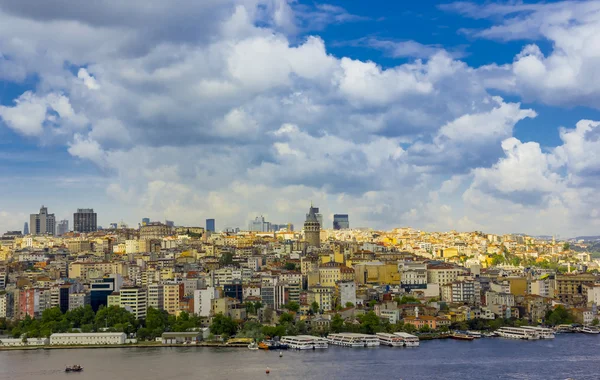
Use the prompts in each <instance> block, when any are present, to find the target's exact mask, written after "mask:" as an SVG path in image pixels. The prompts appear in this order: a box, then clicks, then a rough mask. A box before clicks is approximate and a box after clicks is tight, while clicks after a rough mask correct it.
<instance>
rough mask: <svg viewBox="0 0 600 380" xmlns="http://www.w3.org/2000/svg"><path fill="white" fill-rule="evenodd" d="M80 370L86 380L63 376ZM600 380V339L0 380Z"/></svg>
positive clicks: (10, 354)
mask: <svg viewBox="0 0 600 380" xmlns="http://www.w3.org/2000/svg"><path fill="white" fill-rule="evenodd" d="M68 364H80V365H82V366H83V367H84V368H85V370H84V372H82V373H64V372H63V371H64V367H65V365H68ZM267 367H270V369H271V374H270V375H268V378H271V379H344V380H350V379H370V378H371V379H377V380H379V379H403V380H416V379H428V380H429V379H438V378H439V379H462V380H467V379H476V380H486V379H561V380H562V379H566V378H569V377H570V378H573V379H575V380H584V379H600V336H597V335H596V336H593V335H584V334H565V335H558V336H557V337H556V339H554V340H540V341H534V342H525V341H515V340H507V339H500V338H487V339H486V338H483V339H479V340H475V341H472V342H466V341H455V340H436V341H426V342H421V346H420V347H416V348H390V347H379V348H364V349H357V348H355V349H351V348H341V347H330V348H329V349H327V350H322V351H308V352H299V351H292V350H290V351H284V353H283V358H279V355H278V352H275V351H271V352H269V351H250V350H246V349H214V348H195V347H189V348H188V347H186V348H147V349H140V348H129V349H126V348H110V349H88V350H86V349H81V350H35V351H2V352H0V379H14V380H38V379H44V380H55V379H61V380H63V379H69V380H73V379H85V380H96V379H98V380H109V379H125V380H151V379H163V380H179V379H186V380H191V379H232V380H235V379H260V378H263V379H264V378H267V375H266V374H265V369H266V368H267Z"/></svg>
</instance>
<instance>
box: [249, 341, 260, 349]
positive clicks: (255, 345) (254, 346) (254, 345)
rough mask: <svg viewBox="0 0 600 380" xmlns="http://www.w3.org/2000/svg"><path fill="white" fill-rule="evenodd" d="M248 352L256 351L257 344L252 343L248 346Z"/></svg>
mask: <svg viewBox="0 0 600 380" xmlns="http://www.w3.org/2000/svg"><path fill="white" fill-rule="evenodd" d="M248 349H249V350H258V344H256V342H252V343H250V344H249V345H248Z"/></svg>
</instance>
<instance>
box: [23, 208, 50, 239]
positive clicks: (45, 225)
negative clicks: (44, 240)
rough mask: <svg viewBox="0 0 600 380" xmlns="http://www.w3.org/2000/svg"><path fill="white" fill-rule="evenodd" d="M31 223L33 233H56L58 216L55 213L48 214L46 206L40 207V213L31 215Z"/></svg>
mask: <svg viewBox="0 0 600 380" xmlns="http://www.w3.org/2000/svg"><path fill="white" fill-rule="evenodd" d="M29 225H30V228H31V234H32V235H44V234H48V235H55V234H56V217H55V216H54V214H48V208H47V207H45V206H42V207H41V208H40V212H39V214H31V215H30V217H29Z"/></svg>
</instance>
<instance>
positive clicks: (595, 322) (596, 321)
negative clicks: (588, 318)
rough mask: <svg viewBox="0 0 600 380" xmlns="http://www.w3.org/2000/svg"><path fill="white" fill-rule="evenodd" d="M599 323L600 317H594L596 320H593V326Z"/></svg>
mask: <svg viewBox="0 0 600 380" xmlns="http://www.w3.org/2000/svg"><path fill="white" fill-rule="evenodd" d="M599 323H600V321H599V320H598V318H594V320H593V321H592V326H598V324H599Z"/></svg>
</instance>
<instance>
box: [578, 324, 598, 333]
mask: <svg viewBox="0 0 600 380" xmlns="http://www.w3.org/2000/svg"><path fill="white" fill-rule="evenodd" d="M581 332H582V333H584V334H600V330H598V328H597V327H593V326H584V327H582V328H581Z"/></svg>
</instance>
